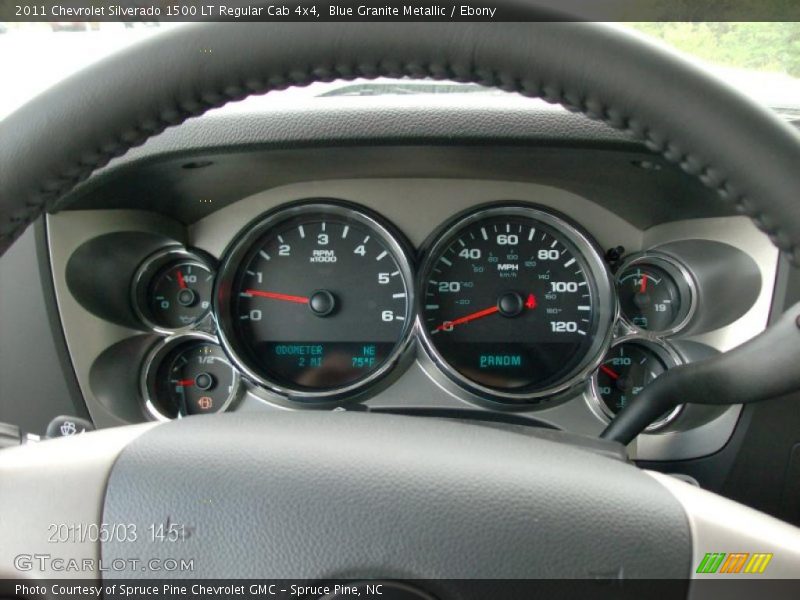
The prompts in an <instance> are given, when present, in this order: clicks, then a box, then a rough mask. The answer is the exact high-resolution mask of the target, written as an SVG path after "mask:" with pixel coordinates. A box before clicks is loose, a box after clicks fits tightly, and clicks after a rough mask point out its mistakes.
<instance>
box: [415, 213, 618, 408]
mask: <svg viewBox="0 0 800 600" xmlns="http://www.w3.org/2000/svg"><path fill="white" fill-rule="evenodd" d="M496 216H510V217H525V218H531V219H535V220H538V221H540V222H541V223H543V224H544V225H546V226H548V227H550V228H552V229H554V230H556V231H557V232H558V233H559V234H561V235H563V236H564V237H565V238H566V239H567V240H568V241H569V242H570V243H571V244H573V245H574V246H575V248H576V249H577V251H578V252H579V253H580V254H581V255H582V258H583V260H584V261H585V263H586V265H587V267H588V269H589V272H588V273H587V277H590V278H591V279H592V280H593V283H594V286H595V290H596V296H597V297H596V299H595V303H596V304H595V307H596V311H597V331H596V333H595V335H594V339H593V340H592V343H591V345H590V346H589V349H588V351H587V352H586V356H585V357H584V358H583V360H582V361H581V362H580V363H578V365H577V366H576V367H575V368H574V369H573V370H572V371H571V372H570V373H569V374H568V376H566V377H564V378H562V379H561V380H560V381H559V382H558V383H556V384H554V385H552V386H550V387H548V388H546V389H542V390H538V391H536V392H524V393H514V392H508V391H503V390H497V389H493V388H490V387H487V386H484V385H481V384H479V383H476V382H474V381H472V380H471V379H469V378H467V377H465V376H464V375H462V374H461V373H459V372H458V371H457V370H456V369H454V368H453V367H452V366H450V364H449V363H448V361H447V359H446V358H444V357H443V356H442V355H441V353H440V352H439V351H438V349H437V348H436V346H435V344H434V342H433V340H432V338H431V335H430V333H429V332H428V331H427V328H426V327H425V323H424V307H423V306H422V303H423V301H424V295H423V294H421V293H420V294H418V300H417V306H416V332H417V338H418V339H419V341H420V345H421V346H422V348H423V350H424V352H423V353H421V355H420V356H419V357H418V361H419V363H420V366H421V367H422V368H423V370H424V371H425V372H426V373H428V375H429V376H431V377H432V379H433V380H434V381H435V382H436V383H437V384H439V385H440V386H441V387H442V388H444V389H445V390H446V391H448V392H449V393H452V394H453V395H456V396H458V397H460V398H462V399H465V400H466V401H468V402H471V403H473V404H477V405H481V406H485V407H488V408H491V409H493V410H516V411H525V410H537V409H540V408H542V407H543V404H544V402H545V401H555V400H556V399H558V398H559V397H560V396H565V394H566V393H567V392H569V391H571V390H573V389H575V388H577V387H579V386H580V385H583V384H584V383H585V381H586V380H587V378H589V377H590V375H591V373H592V372H593V371H594V370H595V369H597V367H598V366H599V365H600V361H601V360H602V359H603V356H605V353H606V351H607V349H608V347H609V345H610V343H611V339H612V335H613V331H614V323H615V321H616V320H617V314H618V313H617V310H618V307H617V296H616V293H615V290H614V283H613V279H612V276H611V273H610V271H609V270H608V268H607V265H606V263H605V261H604V260H603V257H602V254H601V252H600V250H599V246H598V244H597V243H596V242H594V241H593V240H592V238H591V237H590V236H589V234H588V233H586V232H585V231H583V230H582V228H580V226H579V225H577V224H576V223H574V222H572V221H571V220H570V219H569V218H568V217H566V216H565V215H562V214H560V213H558V212H556V211H554V210H552V209H549V208H546V207H542V206H539V205H536V204H531V203H522V202H515V201H502V202H493V203H491V204H484V205H480V206H476V207H473V208H471V209H469V210H468V211H465V212H463V213H460V214H459V215H456V216H455V217H453V218H452V219H449V220H448V221H447V222H446V223H445V224H444V225H442V226H441V227H440V228H439V229H437V230H436V231H435V232H434V233H433V234H432V236H431V237H430V238H429V242H427V243H426V244H425V246H424V247H425V249H424V258H423V259H422V263H421V265H420V267H419V271H418V277H417V281H416V286H417V290H422V289H425V279H426V278H427V276H426V273H427V272H428V271H430V270H431V268H432V263H433V261H435V260H436V259H437V257H439V256H440V255H441V253H442V252H443V251H444V249H445V248H446V247H447V245H448V244H449V243H450V242H451V241H452V239H453V237H454V236H455V234H456V233H457V232H458V231H461V230H462V229H464V228H466V227H469V226H471V225H473V224H474V223H477V222H479V221H481V220H482V219H486V218H491V217H496ZM465 393H466V397H465ZM547 405H549V404H545V406H547Z"/></svg>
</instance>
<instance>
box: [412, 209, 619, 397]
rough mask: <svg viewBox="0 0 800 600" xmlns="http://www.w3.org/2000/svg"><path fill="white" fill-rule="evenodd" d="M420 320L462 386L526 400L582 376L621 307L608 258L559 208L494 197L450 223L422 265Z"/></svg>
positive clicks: (431, 346)
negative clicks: (502, 202)
mask: <svg viewBox="0 0 800 600" xmlns="http://www.w3.org/2000/svg"><path fill="white" fill-rule="evenodd" d="M419 281H420V284H419V289H420V299H419V305H420V316H419V324H420V329H421V333H422V337H423V342H424V345H425V347H426V349H427V350H428V353H429V355H430V357H431V358H432V359H433V361H434V362H435V363H436V364H437V365H438V366H439V367H440V368H441V369H442V370H443V371H444V372H445V373H446V374H447V375H448V376H449V378H450V380H452V381H454V382H456V383H457V384H458V385H460V386H461V387H462V388H465V389H467V390H469V391H472V392H474V393H477V394H478V395H479V396H482V397H488V398H489V399H492V400H499V401H506V402H516V403H520V402H521V403H527V402H535V401H538V400H539V399H541V398H543V397H547V396H550V395H553V394H555V393H557V392H558V391H561V390H564V389H567V388H570V387H572V386H573V385H575V384H576V383H578V382H579V381H581V380H583V379H585V377H586V376H587V375H588V372H589V371H591V370H592V368H593V367H594V366H596V364H597V362H598V361H599V358H600V353H601V351H602V349H603V347H604V346H606V345H607V341H608V338H609V336H610V332H611V323H612V320H613V316H614V312H615V309H614V307H615V304H614V297H613V293H612V289H611V284H610V280H609V277H608V274H607V272H606V270H605V267H604V265H603V262H602V259H601V258H600V256H599V255H598V254H597V252H596V250H595V249H594V247H593V246H592V244H591V243H589V242H588V240H587V239H586V238H585V237H584V236H583V234H581V233H580V232H579V231H578V230H576V229H575V228H574V227H573V226H572V225H570V224H568V223H567V222H566V221H564V220H563V219H561V218H560V217H558V216H555V215H553V214H551V213H546V212H543V211H540V210H538V209H534V208H530V207H523V206H494V207H492V208H487V209H484V210H479V211H477V212H475V213H473V214H471V215H469V216H467V217H462V218H460V219H457V220H456V222H454V223H452V224H450V225H448V226H447V227H446V229H445V230H444V231H443V232H442V233H441V234H440V235H439V236H438V238H437V239H436V241H434V243H433V244H432V246H431V248H430V250H429V252H428V255H427V258H426V259H425V262H424V264H423V266H422V269H421V273H420V280H419Z"/></svg>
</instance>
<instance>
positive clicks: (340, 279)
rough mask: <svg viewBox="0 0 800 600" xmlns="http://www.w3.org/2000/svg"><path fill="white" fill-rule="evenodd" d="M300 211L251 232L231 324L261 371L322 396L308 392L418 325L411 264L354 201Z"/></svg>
mask: <svg viewBox="0 0 800 600" xmlns="http://www.w3.org/2000/svg"><path fill="white" fill-rule="evenodd" d="M290 210H291V209H290ZM293 212H294V213H295V214H294V216H291V217H289V218H284V219H280V218H277V219H276V220H275V221H268V222H267V223H266V227H265V228H264V226H263V225H262V226H257V227H256V230H255V234H256V235H255V239H254V240H253V241H252V242H250V241H249V240H248V239H247V238H246V239H245V245H247V246H248V247H247V249H246V250H245V251H244V253H243V255H242V259H241V263H239V266H238V268H236V272H235V275H234V276H233V283H232V285H231V287H230V292H229V294H230V301H229V304H225V303H223V304H225V305H226V306H227V308H223V309H222V310H224V311H225V312H226V313H227V315H226V316H225V317H223V319H225V318H227V319H228V320H229V323H230V326H229V327H227V328H225V321H224V320H223V329H228V331H227V339H228V342H229V344H230V346H231V347H232V349H233V353H234V354H236V355H237V356H239V358H240V361H241V362H242V363H243V364H244V366H245V369H246V370H247V371H249V373H251V374H253V376H254V377H255V378H257V379H258V380H260V381H262V382H264V383H266V384H267V385H268V386H271V387H273V388H277V389H279V390H289V391H290V392H292V393H293V394H294V395H295V396H299V397H298V398H296V399H303V400H311V399H312V398H313V399H318V398H321V396H314V395H313V394H309V395H306V396H303V392H326V391H331V390H336V389H337V388H338V389H341V388H344V387H346V386H351V385H355V384H357V383H358V382H361V381H363V380H365V379H366V378H369V377H370V376H372V375H373V374H375V375H376V376H377V374H378V373H379V372H380V371H381V370H382V369H383V368H384V365H387V361H390V358H391V357H393V356H394V355H395V354H396V352H395V351H396V350H397V349H398V348H399V346H400V345H401V344H402V342H403V340H404V339H406V338H407V333H408V331H409V329H410V320H411V314H410V301H411V299H410V297H409V296H410V294H411V292H410V286H409V278H410V268H409V266H408V262H407V260H406V258H405V256H404V254H403V253H402V250H401V249H400V246H399V245H398V244H397V243H396V242H394V241H393V240H392V239H391V238H390V237H389V235H388V233H387V232H386V231H385V230H384V229H383V228H382V227H380V226H378V225H377V223H376V222H374V221H371V220H369V219H368V218H367V217H365V216H362V215H360V214H359V213H355V212H354V211H353V210H350V209H345V208H342V207H333V206H330V207H326V206H322V207H320V206H319V205H317V206H311V207H310V208H306V209H305V210H302V209H301V210H300V211H299V212H300V214H296V213H297V211H293ZM235 254H236V252H235V251H234V255H235ZM224 290H225V288H224V287H223V289H222V291H221V293H220V297H221V298H223V297H224V295H225V293H226V292H225V291H224Z"/></svg>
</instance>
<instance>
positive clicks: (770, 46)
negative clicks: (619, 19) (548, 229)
mask: <svg viewBox="0 0 800 600" xmlns="http://www.w3.org/2000/svg"><path fill="white" fill-rule="evenodd" d="M181 26H182V25H180V24H174V23H161V24H159V23H91V24H89V23H77V22H54V23H0V56H14V57H16V60H4V61H0V73H2V81H3V83H4V85H3V94H0V119H2V118H3V117H4V116H5V115H7V114H9V113H10V112H12V111H13V110H14V109H16V108H18V107H19V106H21V105H22V104H24V103H25V102H26V101H28V100H29V99H31V98H32V97H33V96H35V95H36V94H38V93H39V92H41V91H43V90H45V89H47V88H48V87H50V86H52V85H53V84H55V83H57V82H58V81H60V80H61V79H63V78H65V77H67V76H69V75H70V74H71V73H73V72H75V71H77V70H79V69H81V68H83V67H85V66H87V65H88V64H90V63H92V62H95V61H97V60H100V59H101V58H103V57H105V56H107V55H109V54H111V53H113V52H115V51H117V50H120V49H122V48H125V47H126V46H129V45H131V44H133V43H135V42H138V41H140V40H142V39H145V38H147V37H149V36H151V35H154V34H156V33H158V32H159V31H162V30H164V29H167V28H170V27H181ZM619 26H621V27H625V28H633V29H635V30H636V31H638V32H639V33H640V34H643V35H646V36H650V37H653V38H656V39H657V40H659V41H660V42H661V43H664V44H667V45H669V46H671V47H673V48H675V49H677V50H679V51H680V52H682V53H684V54H685V55H686V56H688V57H689V58H690V59H691V60H693V61H695V62H697V63H699V64H701V65H702V66H703V67H704V68H706V69H708V70H710V71H712V72H714V73H716V74H717V75H718V76H719V77H721V78H722V79H724V80H725V81H727V82H728V83H729V84H731V85H733V86H734V87H736V88H738V89H739V90H740V91H742V92H743V93H745V94H747V95H749V96H751V97H752V98H754V99H755V100H756V101H758V102H759V103H761V104H764V105H766V106H769V107H771V108H774V109H776V110H778V111H779V112H781V113H782V114H783V115H784V116H786V117H787V118H797V117H800V23H795V22H787V23H782V22H763V23H732V22H725V23H683V22H658V23H624V24H619ZM476 93H478V94H481V95H484V94H496V95H498V96H503V95H505V94H504V93H503V92H498V91H495V90H488V89H486V88H482V87H480V86H474V85H463V84H461V85H459V84H449V83H446V82H432V81H407V80H387V79H380V80H376V81H366V80H363V81H362V80H357V81H354V82H333V83H320V84H314V85H312V86H309V87H307V88H296V89H292V90H286V91H284V92H281V93H280V94H278V96H280V98H278V99H277V100H278V102H280V100H281V99H283V100H284V101H286V102H288V103H292V102H295V101H296V100H297V99H298V98H319V97H324V98H330V97H343V96H344V97H353V96H377V95H382V96H386V95H392V96H403V95H406V96H407V95H434V94H435V95H443V94H448V95H450V94H460V95H466V94H476ZM270 102H271V103H273V104H274V103H275V102H276V98H275V97H271V98H270Z"/></svg>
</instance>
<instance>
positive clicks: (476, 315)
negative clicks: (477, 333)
mask: <svg viewBox="0 0 800 600" xmlns="http://www.w3.org/2000/svg"><path fill="white" fill-rule="evenodd" d="M496 312H500V309H499V308H498V307H497V305H495V306H492V307H490V308H484V309H483V310H479V311H477V312H474V313H470V314H468V315H466V316H464V317H460V318H458V319H456V320H455V321H445V322H444V323H442V324H441V325H439V326H438V327H437V328H436V331H442V330H443V329H445V328H448V329H452V328H453V327H455V326H456V325H463V324H464V323H469V322H470V321H474V320H476V319H482V318H483V317H488V316H489V315H493V314H494V313H496Z"/></svg>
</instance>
